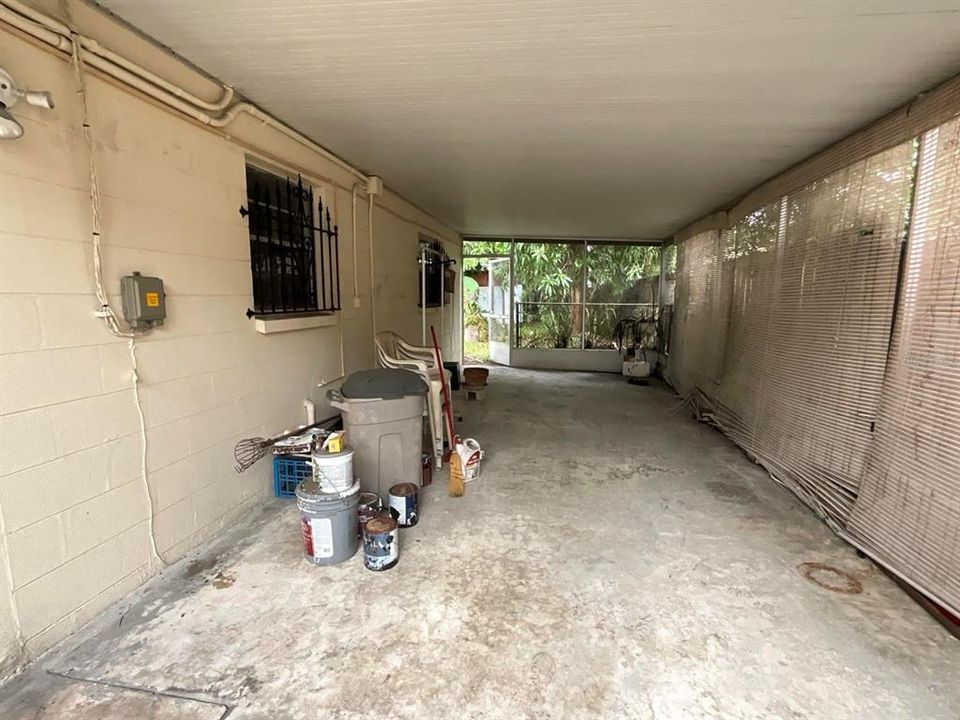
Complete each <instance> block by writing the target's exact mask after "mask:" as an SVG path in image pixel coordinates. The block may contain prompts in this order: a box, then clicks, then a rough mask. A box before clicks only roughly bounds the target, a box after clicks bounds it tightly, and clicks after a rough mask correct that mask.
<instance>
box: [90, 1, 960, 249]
mask: <svg viewBox="0 0 960 720" xmlns="http://www.w3.org/2000/svg"><path fill="white" fill-rule="evenodd" d="M101 4H102V5H104V6H105V7H107V8H109V9H110V10H112V11H114V12H116V13H117V14H118V15H120V16H121V17H122V18H124V19H126V20H127V21H129V22H130V23H131V24H133V25H135V26H136V27H138V28H139V29H141V30H142V31H143V32H145V33H147V34H148V35H151V36H153V37H154V38H156V39H157V40H159V41H160V42H161V43H163V44H165V45H167V46H169V47H170V48H172V49H173V50H174V51H176V52H177V53H179V54H180V55H182V56H183V57H185V58H187V59H188V60H190V61H192V62H193V63H195V64H196V65H198V66H199V67H201V68H203V69H205V70H207V71H208V72H210V73H211V74H213V75H215V76H216V77H218V78H220V79H221V80H222V81H224V82H226V83H231V84H234V85H235V86H236V87H237V89H238V90H239V91H240V92H242V93H243V94H244V95H246V96H247V97H249V98H251V99H252V100H254V101H255V102H257V103H258V104H260V105H261V106H262V107H264V108H265V109H267V110H269V111H271V112H272V113H274V114H275V115H277V116H278V117H280V118H281V119H283V120H285V121H287V122H288V123H290V124H291V125H293V126H294V127H296V128H297V129H299V130H301V131H303V132H304V133H306V134H308V135H309V136H311V137H312V138H314V139H315V140H317V141H318V142H320V143H321V144H322V145H324V146H326V147H327V148H329V149H330V150H332V151H334V152H336V153H337V154H339V155H340V156H342V157H343V158H345V159H347V160H349V161H350V162H352V163H354V164H356V165H357V166H359V167H361V168H362V169H364V170H365V171H366V172H368V173H374V174H378V175H382V176H383V177H384V178H385V180H386V182H387V184H388V185H389V186H390V187H392V188H393V189H395V190H397V191H398V192H400V193H402V194H403V195H405V196H406V197H407V198H409V199H410V200H412V201H414V202H416V203H418V204H419V205H421V206H422V207H424V208H426V209H427V210H430V211H431V212H433V213H434V214H435V215H436V216H438V217H439V218H441V219H443V220H445V221H447V222H448V223H450V224H451V225H453V226H454V227H456V228H458V229H460V230H461V231H464V232H468V233H489V234H504V235H511V234H515V235H566V236H594V237H637V238H653V237H661V236H664V235H667V234H670V233H671V232H673V231H674V230H677V229H678V228H679V227H681V226H682V225H684V224H685V223H687V222H688V221H691V220H694V219H697V218H698V217H700V216H702V215H704V214H705V213H707V212H709V211H710V210H713V209H715V208H716V207H717V206H718V205H720V204H721V203H724V202H726V201H728V200H730V199H732V198H733V197H735V196H737V195H738V194H740V193H742V192H744V191H746V190H748V189H750V188H751V187H752V186H754V185H756V184H758V183H759V182H760V181H762V180H764V179H766V178H767V177H769V176H770V175H772V174H774V173H776V172H778V171H780V170H783V169H784V168H786V167H788V166H789V165H791V164H793V163H795V162H797V161H799V160H801V159H802V158H804V157H805V156H807V155H809V154H811V153H812V152H814V151H816V150H818V149H820V148H821V147H823V146H825V145H827V144H829V143H831V142H832V141H834V140H837V139H838V138H840V137H841V136H843V135H844V134H846V133H848V132H850V131H852V130H854V129H856V128H857V127H859V126H861V125H863V124H864V123H866V122H867V121H869V120H872V119H873V118H875V117H878V116H880V115H882V114H884V113H885V112H887V111H888V110H891V109H893V108H894V107H896V106H897V105H899V104H900V103H902V102H904V101H906V100H907V99H909V98H910V97H911V96H913V95H915V94H916V93H918V92H919V91H921V90H924V89H926V88H928V87H930V86H932V85H934V84H935V83H937V82H939V81H941V80H944V79H946V78H947V77H949V76H950V75H952V74H954V73H956V72H957V71H958V69H960V0H804V1H803V2H801V1H799V0H645V1H644V0H470V1H469V2H467V1H458V0H446V1H445V0H229V2H210V0H164V2H149V1H147V0H101Z"/></svg>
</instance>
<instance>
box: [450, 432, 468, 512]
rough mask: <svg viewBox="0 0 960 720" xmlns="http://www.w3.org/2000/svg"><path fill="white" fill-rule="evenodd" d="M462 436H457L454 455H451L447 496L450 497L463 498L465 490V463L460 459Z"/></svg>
mask: <svg viewBox="0 0 960 720" xmlns="http://www.w3.org/2000/svg"><path fill="white" fill-rule="evenodd" d="M460 445H461V443H460V436H459V435H458V436H457V440H456V443H455V445H454V447H453V453H451V455H450V480H448V481H447V495H449V496H450V497H462V496H463V491H464V490H465V487H464V484H463V461H462V460H461V459H460V452H459V447H460Z"/></svg>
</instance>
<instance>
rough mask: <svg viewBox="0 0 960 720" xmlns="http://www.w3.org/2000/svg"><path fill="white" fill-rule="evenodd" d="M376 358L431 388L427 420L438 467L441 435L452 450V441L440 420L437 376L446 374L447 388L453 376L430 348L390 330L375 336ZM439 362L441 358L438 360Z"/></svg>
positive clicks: (440, 410) (440, 393) (384, 365)
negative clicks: (407, 371) (410, 341)
mask: <svg viewBox="0 0 960 720" xmlns="http://www.w3.org/2000/svg"><path fill="white" fill-rule="evenodd" d="M376 341H377V356H378V360H379V362H380V366H381V367H385V368H398V369H400V370H411V371H413V372H415V373H417V374H418V375H419V376H420V377H422V378H423V379H424V381H426V383H427V385H428V386H429V387H430V395H429V398H428V402H427V415H428V418H429V420H430V434H431V436H432V437H433V457H434V462H435V463H436V466H437V468H440V467H441V466H442V464H443V436H444V434H446V435H447V436H448V437H447V442H449V444H450V448H451V449H452V448H453V446H454V443H453V438H451V437H449V435H450V433H449V431H446V432H445V429H446V423H445V422H444V421H443V395H442V392H441V382H440V373H441V372H443V373H444V374H445V375H446V380H447V387H448V388H449V387H450V378H451V377H452V376H453V375H452V373H451V372H450V371H449V370H447V369H446V368H444V367H443V366H442V365H441V366H440V367H439V368H438V367H437V361H436V358H435V357H434V353H433V348H432V347H430V348H427V347H420V346H418V345H411V344H410V343H408V342H406V341H405V340H404V339H403V338H402V337H400V336H399V335H397V333H395V332H391V331H390V330H384V331H383V332H378V333H377V338H376ZM440 359H441V362H442V360H443V356H442V355H441V357H440ZM450 412H451V413H453V398H451V407H450Z"/></svg>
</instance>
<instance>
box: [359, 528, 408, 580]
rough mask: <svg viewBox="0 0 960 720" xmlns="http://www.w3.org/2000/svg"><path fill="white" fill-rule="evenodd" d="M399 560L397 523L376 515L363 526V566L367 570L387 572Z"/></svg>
mask: <svg viewBox="0 0 960 720" xmlns="http://www.w3.org/2000/svg"><path fill="white" fill-rule="evenodd" d="M399 559H400V534H399V533H398V532H397V521H396V520H394V519H393V518H392V517H387V516H385V515H378V516H377V517H375V518H372V519H370V520H368V521H367V524H366V525H364V526H363V564H364V566H365V567H366V568H367V569H368V570H378V571H379V570H389V569H390V568H392V567H393V566H394V565H396V564H397V560H399Z"/></svg>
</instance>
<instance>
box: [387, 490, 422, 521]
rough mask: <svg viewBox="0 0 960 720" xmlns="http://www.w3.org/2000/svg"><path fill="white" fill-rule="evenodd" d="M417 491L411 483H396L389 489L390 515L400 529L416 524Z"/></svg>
mask: <svg viewBox="0 0 960 720" xmlns="http://www.w3.org/2000/svg"><path fill="white" fill-rule="evenodd" d="M418 496H419V489H418V488H417V486H416V485H414V484H413V483H397V484H396V485H394V486H393V487H392V488H390V514H391V515H392V516H393V519H394V520H396V521H397V525H399V526H400V527H402V528H405V527H413V526H414V525H416V524H417V500H418V499H419V497H418Z"/></svg>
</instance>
